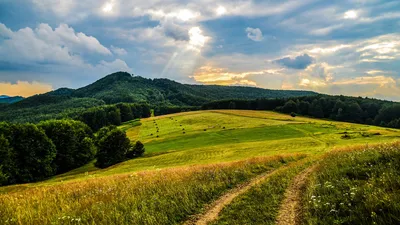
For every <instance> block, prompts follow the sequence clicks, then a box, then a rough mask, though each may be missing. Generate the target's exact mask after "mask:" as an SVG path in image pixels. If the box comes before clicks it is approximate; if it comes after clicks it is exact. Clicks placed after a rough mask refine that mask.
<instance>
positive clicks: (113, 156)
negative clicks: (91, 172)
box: [95, 127, 132, 168]
mask: <svg viewBox="0 0 400 225" xmlns="http://www.w3.org/2000/svg"><path fill="white" fill-rule="evenodd" d="M98 135H99V136H98V142H97V146H98V150H97V155H96V158H97V162H96V164H95V165H96V166H97V167H99V168H106V167H109V166H112V165H114V164H117V163H119V162H122V161H124V160H125V159H126V157H125V156H126V153H127V152H128V151H129V149H130V148H131V147H132V146H131V143H130V140H129V138H128V137H127V136H126V133H125V132H124V131H122V130H120V129H118V128H111V129H110V128H109V127H105V128H102V129H101V130H100V131H99V134H98Z"/></svg>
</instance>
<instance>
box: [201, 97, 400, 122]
mask: <svg viewBox="0 0 400 225" xmlns="http://www.w3.org/2000/svg"><path fill="white" fill-rule="evenodd" d="M202 109H251V110H275V111H278V112H282V113H288V114H289V113H290V114H292V115H293V116H295V115H297V114H299V115H304V116H311V117H315V118H326V119H331V120H337V121H346V122H354V123H362V124H370V125H377V126H384V127H392V128H400V103H397V102H390V101H382V100H377V99H370V98H361V97H358V98H355V97H347V96H329V95H314V96H305V97H294V98H281V99H278V98H276V99H256V100H223V101H214V102H210V103H207V104H204V105H203V106H202Z"/></svg>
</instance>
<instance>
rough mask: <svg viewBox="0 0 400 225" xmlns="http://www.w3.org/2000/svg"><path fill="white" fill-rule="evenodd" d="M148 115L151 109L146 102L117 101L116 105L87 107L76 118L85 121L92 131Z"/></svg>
mask: <svg viewBox="0 0 400 225" xmlns="http://www.w3.org/2000/svg"><path fill="white" fill-rule="evenodd" d="M150 116H151V109H150V106H149V105H148V104H130V103H118V104H116V105H107V106H99V107H93V108H90V109H87V110H85V111H83V112H82V113H81V114H80V115H78V116H77V117H76V119H77V120H80V121H82V122H84V123H86V124H87V125H88V126H89V127H90V128H92V129H93V130H94V131H97V130H99V129H101V128H102V127H105V126H110V125H115V126H119V125H121V123H123V122H127V121H130V120H133V119H137V118H147V117H150Z"/></svg>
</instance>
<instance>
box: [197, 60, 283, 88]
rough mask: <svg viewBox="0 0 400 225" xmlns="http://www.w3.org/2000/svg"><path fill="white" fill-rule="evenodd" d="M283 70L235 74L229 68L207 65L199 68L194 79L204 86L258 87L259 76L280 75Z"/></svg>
mask: <svg viewBox="0 0 400 225" xmlns="http://www.w3.org/2000/svg"><path fill="white" fill-rule="evenodd" d="M280 72H281V69H267V70H259V71H245V72H233V71H229V70H228V69H227V68H220V67H216V66H212V65H206V66H202V67H200V68H198V69H197V70H196V71H195V73H194V75H193V76H192V78H193V79H194V80H195V81H197V82H200V83H203V84H218V85H241V86H258V84H257V82H256V81H255V80H260V79H259V78H258V76H264V78H263V79H265V76H270V75H280Z"/></svg>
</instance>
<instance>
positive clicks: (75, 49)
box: [0, 24, 112, 65]
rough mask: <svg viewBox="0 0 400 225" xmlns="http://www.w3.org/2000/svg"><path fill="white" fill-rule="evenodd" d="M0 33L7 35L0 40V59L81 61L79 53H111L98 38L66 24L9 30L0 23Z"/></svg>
mask: <svg viewBox="0 0 400 225" xmlns="http://www.w3.org/2000/svg"><path fill="white" fill-rule="evenodd" d="M0 28H1V34H2V35H3V36H7V38H5V39H4V40H3V42H0V55H4V56H5V55H6V56H7V57H5V58H3V59H2V61H8V62H16V63H21V62H23V63H32V62H34V63H58V64H67V65H83V64H84V61H83V60H82V58H81V57H80V55H82V54H90V53H93V54H100V55H111V54H112V53H111V51H110V50H108V49H107V48H106V47H104V46H103V45H101V44H100V42H99V41H98V40H97V39H96V38H94V37H92V36H87V35H85V34H84V33H75V31H74V30H73V29H72V28H71V27H69V26H68V25H66V24H61V25H60V26H59V27H57V28H56V29H54V30H53V29H52V28H51V27H50V26H49V25H48V24H39V25H38V27H37V28H36V29H34V30H32V29H31V28H29V27H26V28H23V29H20V30H18V31H15V32H12V31H11V30H10V29H7V27H5V25H4V24H0Z"/></svg>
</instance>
